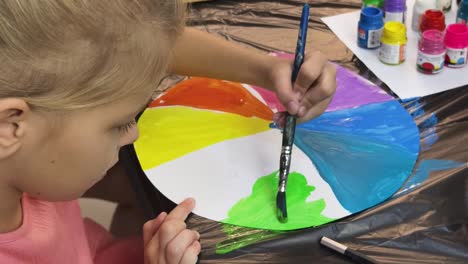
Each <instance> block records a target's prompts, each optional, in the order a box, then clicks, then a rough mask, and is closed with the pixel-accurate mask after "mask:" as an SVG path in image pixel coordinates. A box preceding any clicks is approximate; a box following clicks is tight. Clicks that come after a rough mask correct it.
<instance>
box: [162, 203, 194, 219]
mask: <svg viewBox="0 0 468 264" xmlns="http://www.w3.org/2000/svg"><path fill="white" fill-rule="evenodd" d="M194 208H195V200H194V199H193V198H188V199H185V200H184V201H183V202H181V203H180V204H179V205H177V206H176V208H174V209H173V210H172V211H171V212H170V213H169V214H168V215H167V220H172V219H176V220H182V221H185V219H186V218H187V216H188V215H189V214H190V213H191V212H192V210H193V209H194Z"/></svg>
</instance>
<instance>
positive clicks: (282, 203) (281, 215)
mask: <svg viewBox="0 0 468 264" xmlns="http://www.w3.org/2000/svg"><path fill="white" fill-rule="evenodd" d="M276 210H277V216H278V220H279V221H280V222H281V223H286V222H287V221H288V211H287V209H286V193H285V192H278V193H277V195H276Z"/></svg>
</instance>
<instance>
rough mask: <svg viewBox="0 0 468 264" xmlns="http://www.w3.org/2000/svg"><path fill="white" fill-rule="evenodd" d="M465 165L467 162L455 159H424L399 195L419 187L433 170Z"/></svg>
mask: <svg viewBox="0 0 468 264" xmlns="http://www.w3.org/2000/svg"><path fill="white" fill-rule="evenodd" d="M463 166H467V164H466V163H463V162H457V161H453V160H437V159H430V160H423V161H421V162H420V163H419V166H418V168H417V169H416V170H415V172H414V174H413V175H412V176H411V177H410V178H409V180H408V181H407V182H406V183H405V185H404V186H403V187H402V191H401V192H399V193H398V194H397V195H401V194H404V193H407V192H408V191H410V190H413V189H414V188H416V187H418V186H419V185H421V183H423V182H424V181H425V180H427V179H428V178H429V175H430V173H431V172H433V171H441V170H448V169H454V168H460V167H463Z"/></svg>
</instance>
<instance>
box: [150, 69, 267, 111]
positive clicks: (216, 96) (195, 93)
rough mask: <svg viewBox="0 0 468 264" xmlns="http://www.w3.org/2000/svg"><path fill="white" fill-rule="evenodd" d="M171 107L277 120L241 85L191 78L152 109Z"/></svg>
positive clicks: (167, 93) (153, 104) (155, 101)
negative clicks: (192, 108)
mask: <svg viewBox="0 0 468 264" xmlns="http://www.w3.org/2000/svg"><path fill="white" fill-rule="evenodd" d="M171 105H180V106H190V107H194V108H202V109H209V110H214V111H222V112H228V113H233V114H238V115H242V116H245V117H253V116H256V117H258V118H262V119H265V120H271V119H272V118H273V112H272V111H271V109H270V108H268V106H266V105H265V104H264V103H262V102H261V101H260V100H258V99H257V98H256V97H255V96H253V95H252V94H251V93H250V92H249V91H248V90H247V89H245V88H244V87H243V86H242V85H241V84H239V83H233V82H226V81H220V80H215V79H207V78H191V79H189V80H186V81H183V82H180V83H178V84H176V85H175V86H174V87H172V88H171V89H169V90H168V92H166V93H165V94H164V95H162V96H161V97H159V98H158V99H156V100H154V101H153V102H152V103H151V104H150V105H149V107H158V106H171Z"/></svg>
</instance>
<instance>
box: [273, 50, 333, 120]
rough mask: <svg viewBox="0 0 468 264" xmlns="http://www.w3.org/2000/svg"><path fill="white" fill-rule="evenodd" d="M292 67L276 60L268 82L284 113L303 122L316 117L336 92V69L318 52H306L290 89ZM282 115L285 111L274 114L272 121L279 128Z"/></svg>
mask: <svg viewBox="0 0 468 264" xmlns="http://www.w3.org/2000/svg"><path fill="white" fill-rule="evenodd" d="M292 64H293V61H292V60H284V59H278V60H277V63H275V64H274V65H273V66H272V70H271V81H272V84H273V89H274V90H275V91H276V94H277V96H278V99H279V100H280V102H281V103H282V104H283V105H284V107H285V108H286V109H287V111H288V112H289V113H290V114H292V115H297V116H298V117H299V119H298V120H297V121H298V122H303V121H307V120H310V119H312V118H315V117H317V116H319V115H320V114H321V113H323V112H324V111H325V109H326V108H327V106H328V104H330V102H331V99H332V97H333V94H334V93H335V89H336V68H335V66H334V65H333V64H330V63H329V62H328V60H327V58H326V57H325V56H324V55H323V54H322V53H321V52H318V51H312V52H309V53H307V54H306V55H305V58H304V63H303V64H302V66H301V69H300V71H299V74H298V76H297V79H296V82H295V84H294V87H292V85H291V74H292ZM285 116H286V113H285V112H281V113H276V114H275V116H274V118H273V119H274V121H275V122H276V123H277V124H279V125H280V126H281V127H283V125H284V121H285Z"/></svg>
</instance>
